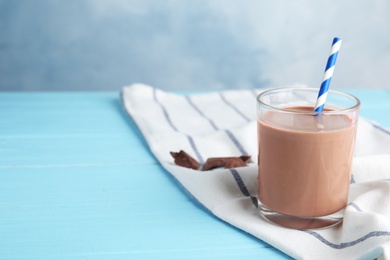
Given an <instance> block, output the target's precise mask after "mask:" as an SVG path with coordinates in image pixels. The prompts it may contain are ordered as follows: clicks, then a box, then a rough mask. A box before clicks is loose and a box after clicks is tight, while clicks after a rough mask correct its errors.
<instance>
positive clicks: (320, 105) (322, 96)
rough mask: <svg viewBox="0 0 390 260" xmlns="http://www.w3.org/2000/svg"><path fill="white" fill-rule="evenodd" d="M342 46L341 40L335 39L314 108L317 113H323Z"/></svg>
mask: <svg viewBox="0 0 390 260" xmlns="http://www.w3.org/2000/svg"><path fill="white" fill-rule="evenodd" d="M340 46H341V39H340V38H334V39H333V43H332V48H331V49H330V54H329V58H328V62H327V63H326V68H325V73H324V77H323V79H322V84H321V87H320V91H319V93H318V97H317V102H316V105H315V108H314V111H315V112H321V111H322V110H323V109H324V105H325V101H326V97H327V95H328V89H329V84H330V80H331V79H332V76H333V71H334V66H335V64H336V59H337V55H338V54H339V50H340Z"/></svg>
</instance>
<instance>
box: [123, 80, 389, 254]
mask: <svg viewBox="0 0 390 260" xmlns="http://www.w3.org/2000/svg"><path fill="white" fill-rule="evenodd" d="M259 92H260V90H226V91H222V92H211V93H201V94H190V95H184V94H175V93H169V92H164V91H162V90H159V89H156V88H153V87H150V86H147V85H143V84H134V85H131V86H127V87H124V88H123V90H122V92H121V98H122V102H123V105H124V108H125V110H126V111H127V113H128V114H129V116H130V117H131V118H132V119H133V120H134V122H135V123H136V124H137V126H138V127H139V129H140V131H141V132H142V134H143V136H144V137H145V139H146V141H147V143H148V145H149V147H150V149H151V151H152V152H153V154H154V155H155V156H156V158H157V159H158V160H159V162H160V163H161V164H162V166H163V167H164V168H165V169H167V171H168V172H169V173H171V174H172V175H173V176H174V177H175V178H176V179H177V180H178V182H180V183H181V185H182V186H183V188H184V189H186V190H187V191H188V192H189V193H190V194H191V195H192V196H193V197H194V199H195V200H197V201H199V202H200V203H201V204H202V205H204V206H205V207H206V208H207V209H208V210H209V211H210V212H212V213H213V214H214V215H215V216H217V217H219V218H221V219H222V220H224V221H226V222H228V223H230V224H231V225H234V226H236V227H238V228H240V229H242V230H244V231H245V232H248V233H250V234H252V235H253V236H255V237H258V238H259V239H261V240H263V241H265V242H267V243H269V244H270V245H272V246H274V247H276V248H278V249H279V250H281V251H283V252H285V253H286V254H288V255H290V256H291V257H293V258H296V259H373V258H376V257H378V256H381V257H383V258H386V257H390V256H389V255H388V254H389V251H390V250H389V244H390V199H389V198H390V133H389V132H388V130H386V129H383V128H381V127H380V126H378V125H376V124H373V123H372V122H370V121H368V120H366V119H363V118H360V119H359V125H358V134H357V143H356V151H355V158H354V163H353V171H352V180H351V182H352V183H353V184H352V185H351V190H350V196H349V197H350V198H349V200H350V202H349V205H348V207H347V209H346V211H345V217H344V221H343V223H342V224H341V225H338V226H335V227H332V228H328V229H323V230H305V231H302V230H293V229H287V228H282V227H279V226H276V225H272V224H270V223H268V222H266V221H264V220H263V219H261V218H260V217H259V214H258V211H257V208H256V200H257V136H256V101H255V100H256V99H255V97H256V95H257V94H259ZM363 105H364V104H363ZM180 150H184V151H186V152H187V153H189V154H190V155H191V156H192V157H194V158H195V159H197V160H198V161H199V162H201V163H204V161H205V160H206V159H207V158H209V157H221V156H240V155H251V156H252V162H251V163H250V164H249V165H248V166H247V167H240V168H234V169H215V170H212V171H207V172H200V171H197V170H192V169H188V168H183V167H180V166H176V165H175V164H174V161H173V158H172V156H171V155H170V151H174V152H178V151H180ZM389 259H390V258H389Z"/></svg>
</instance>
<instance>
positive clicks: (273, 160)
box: [257, 88, 360, 229]
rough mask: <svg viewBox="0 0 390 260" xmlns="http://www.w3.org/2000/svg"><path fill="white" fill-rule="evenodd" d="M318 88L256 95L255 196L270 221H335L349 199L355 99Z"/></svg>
mask: <svg viewBox="0 0 390 260" xmlns="http://www.w3.org/2000/svg"><path fill="white" fill-rule="evenodd" d="M317 95H318V89H315V88H280V89H273V90H269V91H265V92H263V93H262V94H260V95H259V96H258V97H257V126H258V127H257V129H258V130H257V132H258V166H259V168H258V183H259V188H258V202H259V212H260V215H261V216H262V217H263V218H265V219H266V220H267V221H269V222H272V223H274V224H277V225H280V226H284V227H288V228H295V229H315V228H325V227H330V226H333V225H336V224H338V223H340V222H341V221H342V219H343V213H344V209H345V207H346V205H347V202H348V192H349V185H350V177H351V165H352V158H353V152H354V145H355V136H356V127H357V122H358V116H359V108H360V101H359V100H358V99H357V98H356V97H354V96H352V95H349V94H346V93H343V92H338V91H329V92H328V96H327V99H326V103H325V107H324V109H323V111H322V112H314V107H313V106H314V104H315V103H316V99H317Z"/></svg>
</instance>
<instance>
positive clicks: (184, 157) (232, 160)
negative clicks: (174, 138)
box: [170, 150, 251, 171]
mask: <svg viewBox="0 0 390 260" xmlns="http://www.w3.org/2000/svg"><path fill="white" fill-rule="evenodd" d="M170 153H171V155H172V157H173V158H174V159H175V164H176V165H179V166H183V167H186V168H190V169H194V170H199V169H200V167H201V164H200V163H199V162H198V161H197V160H195V159H194V158H192V157H191V156H190V155H189V154H187V153H186V152H184V151H183V150H180V152H178V153H176V152H170ZM250 160H251V156H250V155H242V156H240V157H212V158H208V159H207V161H206V163H205V164H204V165H203V169H202V170H203V171H208V170H212V169H215V168H219V167H224V168H236V167H243V166H246V165H247V164H248V163H249V162H250Z"/></svg>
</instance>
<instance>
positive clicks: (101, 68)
mask: <svg viewBox="0 0 390 260" xmlns="http://www.w3.org/2000/svg"><path fill="white" fill-rule="evenodd" d="M389 13H390V1H386V0H372V1H363V0H355V1H354V0H346V1H336V0H330V1H309V0H296V1H283V0H275V1H269V0H243V1H232V0H212V1H206V0H198V1H190V0H169V1H158V0H155V1H154V0H149V1H143V0H111V1H103V0H102V1H98V0H66V1H61V0H0V90H3V91H4V90H12V91H18V90H21V91H39V90H49V91H73V90H119V89H120V88H121V87H123V86H124V85H129V84H131V83H135V82H142V83H146V84H150V85H153V86H155V87H159V88H162V89H165V90H187V89H191V90H193V89H207V90H210V89H215V90H217V89H227V88H257V87H278V86H283V85H289V84H293V83H304V84H307V85H310V86H315V87H317V86H319V85H320V84H321V80H322V74H323V70H324V68H325V63H326V60H327V57H328V54H329V50H330V45H331V42H332V39H333V37H335V36H337V37H341V38H342V39H343V44H342V47H341V51H340V54H339V58H338V61H337V65H336V71H335V74H334V77H333V79H332V87H333V88H349V87H354V88H374V87H375V88H390V84H389V82H390V76H389V73H388V69H389V68H390V34H389V33H388V32H389V31H390V30H389V26H390V16H389V15H388V14H389Z"/></svg>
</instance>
